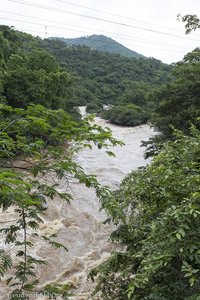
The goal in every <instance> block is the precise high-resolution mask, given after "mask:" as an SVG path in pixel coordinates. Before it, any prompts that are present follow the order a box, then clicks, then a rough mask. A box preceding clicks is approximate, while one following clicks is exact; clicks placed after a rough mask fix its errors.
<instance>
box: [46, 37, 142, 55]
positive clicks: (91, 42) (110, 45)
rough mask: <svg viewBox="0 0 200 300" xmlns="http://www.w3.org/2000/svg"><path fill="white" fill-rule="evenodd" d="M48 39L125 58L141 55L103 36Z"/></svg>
mask: <svg viewBox="0 0 200 300" xmlns="http://www.w3.org/2000/svg"><path fill="white" fill-rule="evenodd" d="M50 39H58V40H61V41H62V42H64V43H65V44H66V45H75V46H77V45H80V46H87V47H89V48H91V49H93V50H98V51H104V52H110V53H114V54H120V55H122V56H126V57H136V58H138V57H141V56H142V55H141V54H139V53H137V52H135V51H132V50H130V49H128V48H126V47H125V46H123V45H121V44H120V43H118V42H116V41H115V40H113V39H111V38H109V37H106V36H104V35H96V34H93V35H90V36H84V37H80V38H74V39H66V38H57V37H53V38H50Z"/></svg>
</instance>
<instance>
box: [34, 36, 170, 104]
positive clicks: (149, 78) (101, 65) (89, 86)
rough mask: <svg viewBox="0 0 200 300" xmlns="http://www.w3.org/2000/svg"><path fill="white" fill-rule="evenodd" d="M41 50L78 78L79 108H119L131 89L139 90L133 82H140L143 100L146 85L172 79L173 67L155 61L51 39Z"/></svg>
mask: <svg viewBox="0 0 200 300" xmlns="http://www.w3.org/2000/svg"><path fill="white" fill-rule="evenodd" d="M39 46H40V47H42V48H43V49H45V50H46V51H48V52H49V53H51V54H53V55H54V56H55V57H56V58H57V59H58V61H59V62H60V63H61V64H62V66H63V67H66V68H67V69H68V70H70V71H71V72H72V73H73V74H74V75H75V76H76V77H77V81H78V82H77V84H78V89H77V88H75V89H74V94H73V101H75V102H76V103H77V102H78V103H79V105H85V104H87V103H91V102H101V103H102V104H109V103H112V104H116V103H118V102H119V101H120V98H121V97H123V95H124V93H125V94H128V93H129V87H130V89H131V90H132V91H133V89H135V86H134V83H133V81H134V82H139V83H138V84H137V89H138V91H137V95H138V96H139V93H140V92H139V89H140V88H141V89H142V90H147V89H146V84H147V85H148V86H150V85H151V86H157V85H159V84H161V83H163V82H168V81H169V80H170V79H171V75H170V71H171V70H172V67H171V66H168V65H166V64H163V63H162V62H160V61H159V60H156V59H154V58H144V57H140V58H134V57H132V58H128V57H123V56H121V55H116V54H111V53H104V52H101V51H95V50H92V49H90V48H88V47H86V46H66V44H65V43H63V42H61V41H60V40H48V39H47V40H44V41H40V43H39ZM132 83H133V87H132ZM143 83H144V87H142V84H143ZM132 95H133V92H132ZM128 97H129V96H128V95H127V98H128ZM136 97H137V96H135V98H136ZM140 100H141V101H142V99H140ZM135 104H137V103H135Z"/></svg>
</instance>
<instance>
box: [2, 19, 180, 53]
mask: <svg viewBox="0 0 200 300" xmlns="http://www.w3.org/2000/svg"><path fill="white" fill-rule="evenodd" d="M1 19H4V20H9V21H14V22H19V23H25V24H31V25H36V26H44V27H45V37H46V35H47V26H48V27H50V28H56V29H62V30H64V31H73V32H79V33H82V31H80V30H74V29H70V28H64V27H59V26H54V25H51V24H41V23H35V22H31V21H24V20H17V19H11V18H6V17H1ZM49 21H50V20H49ZM80 28H81V27H80ZM87 33H91V32H87ZM117 38H118V39H120V40H125V41H134V42H140V43H147V44H155V45H159V46H162V45H161V44H160V42H154V41H149V40H144V39H134V38H129V39H127V38H124V37H120V36H117ZM166 45H167V46H170V45H169V44H166ZM142 47H143V46H142ZM176 47H177V46H176ZM170 50H171V49H170Z"/></svg>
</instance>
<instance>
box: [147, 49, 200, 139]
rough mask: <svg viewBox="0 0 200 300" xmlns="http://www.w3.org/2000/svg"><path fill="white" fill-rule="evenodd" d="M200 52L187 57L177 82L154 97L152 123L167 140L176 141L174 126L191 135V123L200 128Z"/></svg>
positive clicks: (177, 71) (180, 65) (178, 70)
mask: <svg viewBox="0 0 200 300" xmlns="http://www.w3.org/2000/svg"><path fill="white" fill-rule="evenodd" d="M199 61H200V49H199V48H196V49H195V50H194V51H192V52H190V53H188V54H187V55H185V57H184V59H183V61H181V62H178V63H177V65H176V68H175V70H174V73H173V74H174V76H175V80H174V81H173V82H172V83H169V84H166V85H163V86H161V87H160V88H159V89H157V90H155V91H154V93H152V99H151V100H152V101H153V102H154V103H155V111H154V114H153V117H152V123H153V124H154V126H156V127H157V128H158V130H159V131H160V132H161V133H162V134H163V136H164V137H165V138H172V137H173V129H172V127H171V126H173V127H175V128H177V129H180V130H182V131H183V132H184V133H186V134H189V128H190V126H191V123H194V124H195V125H196V126H197V127H198V128H199V123H198V122H197V118H198V117H199V115H200V106H199V93H200V89H199V81H200V64H199Z"/></svg>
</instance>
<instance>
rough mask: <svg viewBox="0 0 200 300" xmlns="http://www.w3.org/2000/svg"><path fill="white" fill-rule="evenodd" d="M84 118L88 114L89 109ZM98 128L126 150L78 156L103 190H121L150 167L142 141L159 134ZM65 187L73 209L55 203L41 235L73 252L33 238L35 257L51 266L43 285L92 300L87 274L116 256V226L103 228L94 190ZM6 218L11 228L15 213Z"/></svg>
mask: <svg viewBox="0 0 200 300" xmlns="http://www.w3.org/2000/svg"><path fill="white" fill-rule="evenodd" d="M82 113H83V114H84V109H83V108H82ZM95 123H97V124H98V125H101V126H103V127H105V126H107V127H109V128H110V129H111V130H112V132H113V136H114V137H115V138H116V139H119V140H121V141H123V142H124V143H125V145H124V146H123V147H121V146H117V147H115V148H112V149H110V150H112V151H113V152H114V153H115V157H109V156H108V155H107V154H106V152H105V150H98V149H97V148H96V147H93V149H92V150H90V149H84V150H82V151H81V152H80V153H79V154H78V156H77V157H76V161H77V162H78V163H79V164H80V165H81V166H82V167H83V168H84V169H85V171H86V172H87V173H92V174H95V175H96V176H97V178H98V180H99V182H100V183H101V184H103V185H107V186H109V187H110V188H111V189H116V188H117V187H118V186H119V184H120V181H121V180H122V179H123V178H124V176H126V174H128V173H129V172H130V171H131V170H135V169H137V168H138V167H141V166H144V165H146V164H148V163H149V160H145V159H144V157H143V156H144V150H145V149H144V148H142V147H141V141H142V140H148V139H149V138H150V137H152V136H153V135H155V132H154V130H153V128H151V127H150V126H149V125H141V126H137V127H120V126H117V125H112V124H109V123H107V122H106V121H105V120H103V119H100V118H98V117H97V118H95ZM59 185H60V187H59V188H60V190H61V191H64V190H67V191H69V192H71V193H72V195H73V201H72V202H71V204H67V203H65V202H63V201H61V200H60V199H58V198H55V199H54V200H49V207H48V209H47V211H46V213H45V215H44V216H43V221H44V223H43V224H42V225H41V226H40V230H39V234H42V235H45V234H53V233H55V234H57V236H58V241H59V242H62V243H63V244H64V245H65V246H66V247H67V248H68V252H66V251H64V250H62V249H57V250H55V249H54V248H52V247H50V246H49V245H46V244H44V242H43V241H41V240H37V239H33V238H32V242H33V243H34V250H33V251H32V253H31V255H33V256H34V257H36V258H42V259H46V260H47V261H48V265H47V266H43V267H42V268H39V270H38V275H39V277H40V282H41V283H42V285H43V284H47V283H48V282H49V283H52V282H57V283H69V284H70V286H71V287H72V289H73V293H74V295H75V296H74V297H73V299H77V300H89V299H92V298H91V292H92V288H93V284H92V282H90V281H88V280H87V274H88V272H89V270H90V269H91V268H93V267H94V266H96V265H98V264H99V263H100V262H101V261H103V260H104V259H106V257H108V256H109V255H110V252H111V251H112V250H114V248H115V245H114V244H111V243H110V242H109V235H110V233H111V231H112V226H111V225H108V224H107V225H103V224H102V221H103V220H104V219H105V218H106V215H105V213H104V212H103V211H101V212H100V211H99V208H100V205H99V201H98V199H97V197H96V194H95V192H94V190H93V189H89V188H86V187H85V186H84V185H82V184H80V183H78V182H76V181H73V182H71V183H70V185H68V184H67V183H66V182H65V181H60V182H59ZM0 218H1V222H2V221H5V222H6V221H8V220H12V218H13V219H14V218H15V214H14V212H12V211H10V212H4V213H0ZM0 246H1V245H0ZM2 246H3V244H2ZM9 247H10V248H11V246H9ZM9 247H8V248H9ZM11 251H12V250H11ZM1 285H2V287H1V291H2V294H1V295H0V299H2V300H7V299H8V294H9V288H8V287H6V285H4V284H3V283H2V284H1ZM1 297H3V298H1ZM38 299H45V298H38ZM31 300H32V299H31Z"/></svg>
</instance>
